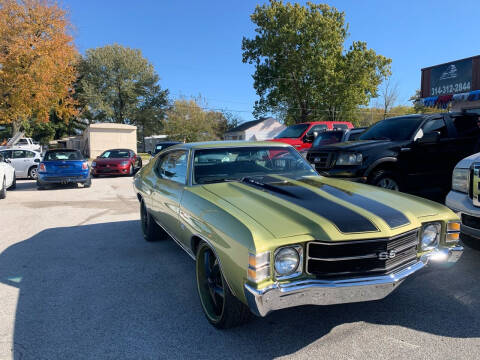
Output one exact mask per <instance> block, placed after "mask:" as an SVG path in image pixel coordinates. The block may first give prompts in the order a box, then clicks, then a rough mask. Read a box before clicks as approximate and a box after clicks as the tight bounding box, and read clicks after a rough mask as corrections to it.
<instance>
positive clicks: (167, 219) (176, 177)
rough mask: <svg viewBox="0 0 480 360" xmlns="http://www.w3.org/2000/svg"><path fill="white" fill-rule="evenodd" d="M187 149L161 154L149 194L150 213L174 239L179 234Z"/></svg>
mask: <svg viewBox="0 0 480 360" xmlns="http://www.w3.org/2000/svg"><path fill="white" fill-rule="evenodd" d="M188 154H189V152H188V150H183V149H182V150H174V151H169V152H167V153H166V154H163V155H162V156H161V157H160V158H159V159H158V160H157V162H156V164H155V174H156V182H155V185H154V186H153V191H152V195H151V204H150V209H151V212H152V215H153V216H154V218H155V219H156V220H157V222H158V223H160V224H161V225H162V226H163V227H164V228H165V230H167V232H168V233H169V234H170V235H172V236H174V237H175V238H176V239H178V238H179V236H180V233H181V231H180V222H179V213H180V203H181V201H182V196H183V191H184V188H185V185H186V183H187V166H188Z"/></svg>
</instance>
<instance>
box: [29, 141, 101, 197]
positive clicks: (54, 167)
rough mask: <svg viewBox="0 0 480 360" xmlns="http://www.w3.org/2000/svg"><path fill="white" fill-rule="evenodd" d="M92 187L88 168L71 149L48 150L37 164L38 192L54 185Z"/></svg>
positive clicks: (77, 153) (80, 157)
mask: <svg viewBox="0 0 480 360" xmlns="http://www.w3.org/2000/svg"><path fill="white" fill-rule="evenodd" d="M69 183H70V184H75V183H76V184H83V186H84V187H87V188H88V187H90V186H91V185H92V178H91V177H90V166H89V165H88V162H87V160H85V159H84V157H83V156H82V154H81V153H80V151H78V150H73V149H57V150H49V151H47V152H46V153H45V156H44V157H43V159H42V161H41V162H40V164H38V177H37V187H38V189H39V190H42V189H44V188H45V187H46V186H48V185H56V184H69Z"/></svg>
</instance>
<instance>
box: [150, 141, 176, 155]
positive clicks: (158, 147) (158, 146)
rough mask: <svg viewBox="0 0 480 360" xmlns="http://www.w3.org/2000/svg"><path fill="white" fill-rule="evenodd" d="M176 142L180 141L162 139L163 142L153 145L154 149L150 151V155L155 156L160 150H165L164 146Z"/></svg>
mask: <svg viewBox="0 0 480 360" xmlns="http://www.w3.org/2000/svg"><path fill="white" fill-rule="evenodd" d="M177 144H181V142H180V141H164V142H161V143H158V144H157V145H155V150H154V151H153V153H150V155H152V156H155V155H157V154H158V153H159V152H160V151H162V150H165V149H166V148H168V147H170V146H173V145H177Z"/></svg>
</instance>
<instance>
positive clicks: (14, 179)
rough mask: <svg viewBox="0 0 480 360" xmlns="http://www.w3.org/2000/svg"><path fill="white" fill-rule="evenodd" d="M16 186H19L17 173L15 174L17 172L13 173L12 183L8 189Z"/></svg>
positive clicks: (13, 188)
mask: <svg viewBox="0 0 480 360" xmlns="http://www.w3.org/2000/svg"><path fill="white" fill-rule="evenodd" d="M16 188H17V175H15V173H13V181H12V185H10V187H9V188H8V190H15V189H16Z"/></svg>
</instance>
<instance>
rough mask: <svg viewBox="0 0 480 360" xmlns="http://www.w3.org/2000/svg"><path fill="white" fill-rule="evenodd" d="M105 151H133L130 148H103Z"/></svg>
mask: <svg viewBox="0 0 480 360" xmlns="http://www.w3.org/2000/svg"><path fill="white" fill-rule="evenodd" d="M107 151H133V150H131V149H108V150H105V151H104V152H107Z"/></svg>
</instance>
